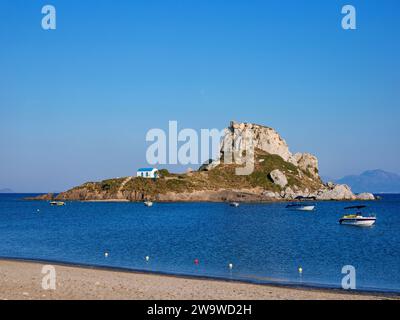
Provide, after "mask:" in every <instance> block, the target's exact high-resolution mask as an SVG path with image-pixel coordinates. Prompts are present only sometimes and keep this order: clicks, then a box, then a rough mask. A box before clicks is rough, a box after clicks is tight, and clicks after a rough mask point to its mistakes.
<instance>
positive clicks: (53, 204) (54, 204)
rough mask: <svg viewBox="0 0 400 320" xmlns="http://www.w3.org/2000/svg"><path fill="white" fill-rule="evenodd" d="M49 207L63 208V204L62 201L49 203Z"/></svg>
mask: <svg viewBox="0 0 400 320" xmlns="http://www.w3.org/2000/svg"><path fill="white" fill-rule="evenodd" d="M50 205H51V206H58V207H60V206H65V202H63V201H50Z"/></svg>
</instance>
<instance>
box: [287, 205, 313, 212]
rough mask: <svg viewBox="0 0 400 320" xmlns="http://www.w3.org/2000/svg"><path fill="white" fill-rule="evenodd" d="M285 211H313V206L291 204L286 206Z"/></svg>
mask: <svg viewBox="0 0 400 320" xmlns="http://www.w3.org/2000/svg"><path fill="white" fill-rule="evenodd" d="M286 209H290V210H298V211H313V210H314V209H315V204H304V203H292V204H288V205H287V206H286Z"/></svg>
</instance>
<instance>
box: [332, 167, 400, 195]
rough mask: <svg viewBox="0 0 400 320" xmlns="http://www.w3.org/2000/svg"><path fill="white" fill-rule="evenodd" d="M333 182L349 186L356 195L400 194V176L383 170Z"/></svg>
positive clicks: (366, 172) (371, 171)
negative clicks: (370, 193) (361, 193)
mask: <svg viewBox="0 0 400 320" xmlns="http://www.w3.org/2000/svg"><path fill="white" fill-rule="evenodd" d="M333 182H335V183H340V184H347V185H349V186H350V187H351V189H352V190H353V192H356V193H360V192H372V193H400V175H398V174H396V173H391V172H386V171H383V170H369V171H365V172H363V173H362V174H360V175H350V176H346V177H343V178H341V179H337V180H334V181H333Z"/></svg>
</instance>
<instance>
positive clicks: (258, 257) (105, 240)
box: [0, 194, 400, 292]
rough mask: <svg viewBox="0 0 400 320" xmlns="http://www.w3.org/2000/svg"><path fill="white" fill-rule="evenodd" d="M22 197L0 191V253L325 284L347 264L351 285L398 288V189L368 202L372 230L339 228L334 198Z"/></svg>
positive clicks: (336, 279) (335, 281)
mask: <svg viewBox="0 0 400 320" xmlns="http://www.w3.org/2000/svg"><path fill="white" fill-rule="evenodd" d="M26 196H27V195H18V194H11V195H10V194H9V195H4V194H3V195H0V257H16V258H26V259H40V260H49V261H62V262H69V263H77V264H90V265H98V266H109V267H122V268H129V269H134V270H146V271H156V272H164V273H172V274H185V275H195V276H210V277H222V278H228V279H240V280H246V281H255V282H263V283H271V282H278V283H290V284H303V285H318V286H329V287H331V286H333V287H339V286H340V284H341V279H342V277H343V275H342V274H341V270H342V267H343V266H344V265H353V266H354V267H355V268H356V272H357V278H356V279H357V288H358V289H365V290H384V291H396V292H400V210H399V209H400V195H382V196H383V199H382V200H381V201H376V202H370V203H368V205H369V211H370V212H371V213H375V214H376V215H377V217H378V221H377V224H376V226H374V227H372V228H357V227H351V226H340V225H339V224H338V219H339V218H340V217H341V215H342V214H343V208H344V207H345V206H347V205H349V203H343V202H323V203H318V204H317V210H316V211H315V212H312V213H310V212H296V211H288V210H286V209H285V204H242V205H241V206H240V207H239V208H233V207H230V206H228V205H226V204H213V203H171V204H158V203H156V204H154V206H153V207H151V208H147V207H145V206H144V205H143V204H137V203H81V202H68V203H67V205H66V206H64V207H51V206H50V205H49V204H48V203H47V202H32V201H24V200H22V198H23V197H26ZM38 210H39V211H38ZM105 252H109V256H108V257H107V258H106V257H105V255H104V253H105ZM146 256H149V257H150V260H149V261H148V262H146V260H145V257H146ZM194 259H198V260H199V265H196V264H194ZM229 263H232V264H233V269H232V270H230V269H229V268H228V264H229ZM299 266H301V267H302V268H303V274H302V275H300V274H299V272H298V268H299Z"/></svg>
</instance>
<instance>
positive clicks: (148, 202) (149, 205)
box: [144, 201, 153, 207]
mask: <svg viewBox="0 0 400 320" xmlns="http://www.w3.org/2000/svg"><path fill="white" fill-rule="evenodd" d="M144 205H145V206H146V207H152V206H153V202H151V201H145V202H144Z"/></svg>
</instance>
